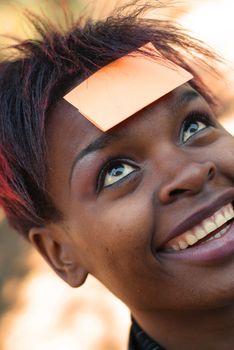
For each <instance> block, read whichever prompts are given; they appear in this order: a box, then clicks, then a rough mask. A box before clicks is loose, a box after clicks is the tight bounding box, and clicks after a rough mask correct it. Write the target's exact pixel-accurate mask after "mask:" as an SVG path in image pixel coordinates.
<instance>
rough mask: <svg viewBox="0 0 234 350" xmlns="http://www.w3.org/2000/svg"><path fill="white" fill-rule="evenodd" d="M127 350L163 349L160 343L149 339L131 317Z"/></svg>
mask: <svg viewBox="0 0 234 350" xmlns="http://www.w3.org/2000/svg"><path fill="white" fill-rule="evenodd" d="M128 350H165V349H164V348H163V347H162V346H161V345H159V344H158V343H156V342H155V341H154V340H153V339H151V338H150V337H149V336H148V335H147V334H146V333H145V332H144V331H143V330H142V329H141V328H140V326H139V325H138V324H137V323H136V321H135V320H134V319H132V326H131V330H130V338H129V344H128Z"/></svg>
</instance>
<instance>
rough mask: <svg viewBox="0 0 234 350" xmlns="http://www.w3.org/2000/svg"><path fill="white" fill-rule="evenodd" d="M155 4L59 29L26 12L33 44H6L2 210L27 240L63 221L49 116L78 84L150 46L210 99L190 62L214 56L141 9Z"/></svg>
mask: <svg viewBox="0 0 234 350" xmlns="http://www.w3.org/2000/svg"><path fill="white" fill-rule="evenodd" d="M135 3H136V1H135ZM160 3H161V2H160ZM157 6H159V5H157ZM157 6H156V5H154V6H146V5H141V6H131V5H130V6H126V7H125V8H124V10H125V11H123V8H121V9H119V10H115V11H114V12H113V13H112V14H111V15H110V16H109V17H108V18H106V19H104V20H96V21H94V20H92V19H91V18H89V17H87V18H86V20H85V21H84V19H83V18H82V19H78V20H77V21H73V22H72V21H71V22H72V23H70V24H69V25H67V27H66V28H63V29H61V28H59V27H58V25H55V24H52V23H51V22H50V21H49V20H48V19H45V18H42V17H39V16H36V15H32V14H31V15H30V16H29V17H30V21H31V23H32V24H33V28H34V31H35V34H36V39H31V40H24V41H20V42H18V43H17V44H16V45H13V46H11V47H10V48H9V50H8V52H9V54H8V58H4V59H2V60H1V62H0V205H1V206H2V207H3V209H4V211H5V213H6V217H7V219H8V221H9V223H10V224H11V226H13V227H14V228H15V229H16V230H17V231H18V232H19V233H21V234H22V235H23V236H24V237H25V238H27V236H28V232H29V230H30V228H32V227H33V226H38V227H40V226H43V225H45V224H46V223H48V222H53V221H57V220H61V219H62V214H61V213H60V212H59V210H58V209H57V208H56V206H55V204H54V203H53V201H52V199H51V197H50V194H49V189H48V188H47V181H46V179H47V171H48V166H47V149H46V137H45V128H46V118H47V116H48V111H49V109H50V108H51V107H52V106H53V104H54V103H55V102H56V100H58V99H59V98H61V97H62V96H63V95H64V94H65V93H66V92H68V90H69V89H70V88H71V86H72V85H74V83H75V82H76V81H82V80H84V79H86V78H87V77H88V76H90V75H91V74H93V73H94V72H95V71H97V70H98V69H100V68H101V67H103V66H105V65H107V64H108V63H110V62H112V61H114V60H116V59H118V58H120V57H122V56H124V55H126V54H128V53H130V52H132V51H136V50H138V49H139V48H140V47H141V46H143V45H144V44H146V43H148V42H152V43H153V44H154V45H155V47H156V48H157V49H158V51H160V53H161V54H162V55H163V56H165V57H166V58H168V59H169V60H171V61H172V62H174V63H176V64H178V65H179V66H181V67H183V68H185V69H186V70H187V71H189V72H191V73H192V74H193V75H194V79H193V80H192V81H191V82H190V85H191V86H192V87H194V88H195V89H196V90H197V91H199V92H200V93H201V94H202V96H204V97H205V98H206V99H207V101H208V102H209V103H211V102H212V96H211V95H210V93H209V91H208V88H207V87H206V86H205V85H204V84H203V82H202V80H201V79H200V77H199V75H198V74H197V73H196V71H195V70H194V69H193V65H192V63H191V62H192V61H190V60H189V58H188V57H189V55H190V58H191V56H193V55H194V54H195V55H196V54H197V56H200V57H203V60H204V61H205V60H207V61H209V60H210V59H214V58H215V54H214V53H213V52H212V51H210V50H209V49H207V48H206V47H205V46H204V45H203V44H202V43H201V42H199V41H197V40H195V39H193V38H192V37H191V36H189V35H188V34H187V33H186V32H185V31H184V30H183V29H182V28H181V27H180V26H178V25H177V24H175V23H174V22H173V21H170V20H159V19H155V18H154V19H149V18H147V16H146V14H145V12H147V11H148V10H150V11H151V10H155V8H156V7H157ZM154 17H155V16H154Z"/></svg>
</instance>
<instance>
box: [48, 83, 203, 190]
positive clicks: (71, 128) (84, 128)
mask: <svg viewBox="0 0 234 350" xmlns="http://www.w3.org/2000/svg"><path fill="white" fill-rule="evenodd" d="M198 96H199V94H198V93H197V92H196V91H195V90H194V89H192V88H191V86H190V85H189V84H184V85H182V86H181V87H179V88H177V89H175V90H173V91H172V92H171V93H169V94H167V95H165V96H164V97H162V98H161V99H159V100H157V101H155V102H154V103H153V104H151V105H149V106H147V107H146V108H144V109H143V110H141V111H139V112H138V113H136V114H135V115H134V116H132V117H130V118H128V119H127V120H126V121H124V122H123V123H120V124H119V125H118V126H116V127H114V128H113V129H111V130H109V131H108V132H107V133H103V132H102V131H100V130H99V129H98V128H96V127H95V126H94V125H93V124H92V123H90V122H89V121H88V120H87V119H86V118H85V117H83V116H82V115H81V114H80V113H79V111H78V110H77V109H76V108H75V107H73V106H72V105H71V104H69V103H68V102H66V101H65V100H63V99H61V100H59V101H58V102H57V103H56V105H55V106H54V107H53V109H52V110H51V111H50V113H49V115H48V116H47V124H46V138H47V144H48V158H49V159H48V162H49V190H52V192H53V188H56V187H57V185H56V184H57V183H59V186H63V188H67V184H68V183H69V173H70V171H71V167H72V163H73V161H74V159H75V157H77V154H79V153H80V152H81V150H83V149H85V148H87V146H88V145H89V144H91V143H92V142H93V141H94V140H96V139H98V138H100V137H101V136H103V135H118V136H119V135H123V136H126V135H127V136H128V135H129V134H130V133H133V132H134V129H136V130H137V133H139V130H141V128H142V126H143V125H144V123H146V121H147V116H148V115H150V113H151V111H153V112H154V113H155V116H156V117H155V123H157V124H160V120H161V119H162V120H163V113H164V112H165V111H172V115H173V117H175V118H176V113H174V110H177V109H180V108H181V106H184V105H186V104H187V103H188V102H189V101H190V100H191V99H192V100H193V99H194V98H195V99H196V97H198ZM163 111H164V112H163Z"/></svg>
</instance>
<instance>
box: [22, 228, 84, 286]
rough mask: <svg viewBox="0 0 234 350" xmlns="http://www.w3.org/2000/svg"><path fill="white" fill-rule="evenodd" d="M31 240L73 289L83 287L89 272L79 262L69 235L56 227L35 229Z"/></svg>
mask: <svg viewBox="0 0 234 350" xmlns="http://www.w3.org/2000/svg"><path fill="white" fill-rule="evenodd" d="M29 240H30V242H31V243H32V244H33V246H34V247H35V248H36V249H37V250H38V251H39V253H40V254H41V255H42V257H43V258H44V259H45V260H46V261H47V263H48V264H49V265H50V266H51V267H52V269H53V270H54V271H55V272H56V273H57V274H58V275H59V276H60V277H61V278H62V279H63V280H64V281H65V282H67V283H68V284H69V285H70V286H71V287H74V288H75V287H79V286H81V285H82V284H83V283H84V282H85V280H86V278H87V276H88V272H87V271H86V269H85V268H84V267H83V266H82V265H80V263H79V262H78V261H77V256H75V254H74V249H73V244H72V242H71V241H69V239H68V236H67V234H66V233H65V232H64V231H63V230H62V229H60V228H58V227H57V226H55V225H48V226H47V227H42V228H41V227H39V228H38V227H34V228H32V229H30V231H29Z"/></svg>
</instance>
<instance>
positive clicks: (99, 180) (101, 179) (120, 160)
mask: <svg viewBox="0 0 234 350" xmlns="http://www.w3.org/2000/svg"><path fill="white" fill-rule="evenodd" d="M120 163H124V164H126V165H130V166H132V167H135V168H136V170H137V169H138V168H139V167H137V165H136V164H135V163H134V162H133V161H131V160H129V159H126V158H124V157H116V158H114V159H113V158H111V159H110V160H107V162H106V163H105V165H104V167H102V168H101V171H100V172H99V174H98V177H97V184H96V192H97V193H99V192H100V191H101V190H102V189H103V185H104V181H105V176H106V175H107V173H108V171H109V170H110V169H111V168H113V167H114V166H115V165H118V164H120ZM133 172H135V171H133ZM133 172H131V173H129V174H128V175H126V176H125V177H123V178H122V179H120V180H118V181H116V182H115V183H113V184H112V185H109V186H105V188H108V187H112V186H118V184H120V183H121V182H122V181H124V180H125V179H127V178H128V177H129V176H131V174H132V173H133Z"/></svg>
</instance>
